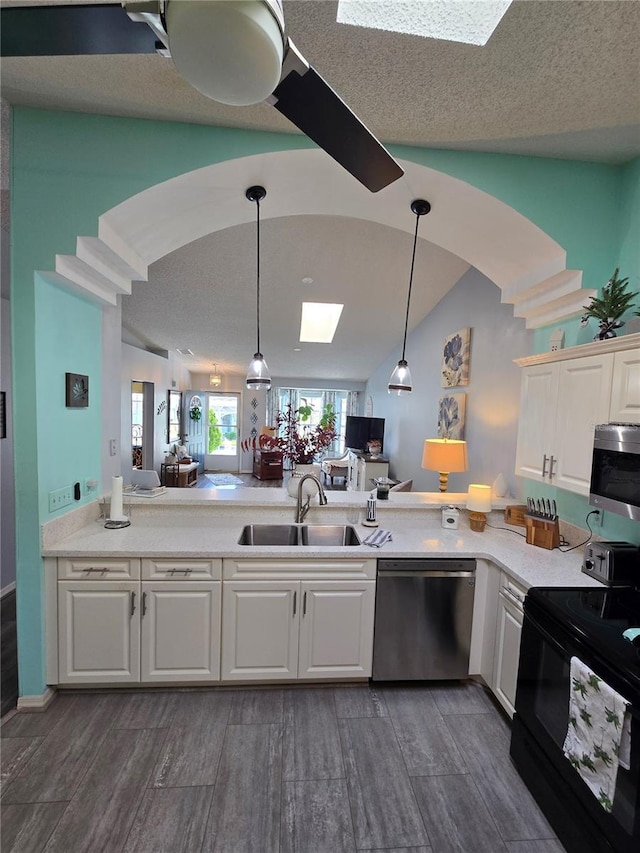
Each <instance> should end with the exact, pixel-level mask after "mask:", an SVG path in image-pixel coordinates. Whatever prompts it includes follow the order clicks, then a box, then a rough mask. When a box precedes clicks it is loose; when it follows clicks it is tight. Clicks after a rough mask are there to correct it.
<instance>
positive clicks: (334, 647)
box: [298, 581, 375, 678]
mask: <svg viewBox="0 0 640 853" xmlns="http://www.w3.org/2000/svg"><path fill="white" fill-rule="evenodd" d="M301 592H302V606H301V613H300V652H299V663H298V676H299V677H300V678H323V677H334V678H349V677H357V678H366V677H369V676H370V675H371V663H372V654H373V615H374V608H375V581H338V582H336V581H302V584H301Z"/></svg>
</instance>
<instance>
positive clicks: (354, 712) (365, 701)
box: [333, 685, 389, 718]
mask: <svg viewBox="0 0 640 853" xmlns="http://www.w3.org/2000/svg"><path fill="white" fill-rule="evenodd" d="M333 694H334V697H335V702H336V714H337V715H338V717H339V718H341V717H388V716H389V713H388V711H387V707H386V705H385V704H384V699H383V698H382V694H381V692H380V690H379V689H378V688H377V687H374V686H371V687H369V686H368V685H364V686H361V685H358V686H357V687H356V686H354V687H334V688H333Z"/></svg>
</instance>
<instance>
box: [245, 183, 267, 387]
mask: <svg viewBox="0 0 640 853" xmlns="http://www.w3.org/2000/svg"><path fill="white" fill-rule="evenodd" d="M266 195H267V191H266V190H265V188H264V187H260V186H254V187H249V189H248V190H247V191H246V192H245V196H246V197H247V198H248V199H249V201H252V202H254V203H255V205H256V341H257V346H256V351H255V353H254V354H253V358H252V359H251V362H250V363H249V369H248V370H247V379H246V383H247V388H264V390H265V391H268V390H269V388H271V376H270V375H269V368H268V367H267V363H266V361H265V360H264V356H263V355H262V353H261V352H260V202H261V201H262V199H263V198H265V196H266Z"/></svg>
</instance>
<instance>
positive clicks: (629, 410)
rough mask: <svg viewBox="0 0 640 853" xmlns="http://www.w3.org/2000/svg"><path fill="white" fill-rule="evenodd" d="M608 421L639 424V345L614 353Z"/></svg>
mask: <svg viewBox="0 0 640 853" xmlns="http://www.w3.org/2000/svg"><path fill="white" fill-rule="evenodd" d="M608 422H609V423H624V424H640V346H638V347H634V348H633V349H631V350H629V351H628V352H617V353H615V355H614V358H613V382H612V387H611V406H610V408H609V418H608Z"/></svg>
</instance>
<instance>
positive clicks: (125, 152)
mask: <svg viewBox="0 0 640 853" xmlns="http://www.w3.org/2000/svg"><path fill="white" fill-rule="evenodd" d="M12 131H13V134H12V152H11V153H12V184H11V199H12V205H11V235H12V255H11V261H12V265H11V310H12V343H13V350H12V354H13V370H14V374H13V377H14V393H15V399H14V418H15V421H14V423H15V425H16V427H17V428H16V429H15V437H16V443H15V454H16V460H17V463H18V465H19V470H20V481H19V488H18V490H17V493H16V518H17V527H16V536H17V551H18V553H17V588H18V620H19V625H20V629H19V630H20V692H21V694H22V695H25V694H34V693H40V692H42V689H43V688H44V663H43V640H42V634H43V619H42V597H41V596H42V590H41V581H42V578H41V571H40V569H39V568H38V567H39V565H40V558H39V548H38V542H39V526H40V524H41V523H42V522H43V521H45V520H47V519H48V518H49V514H48V512H47V513H46V514H44V515H43V513H44V507H45V500H46V497H45V495H46V493H47V492H48V490H49V488H51V487H52V485H53V484H54V483H56V482H58V477H61V478H62V477H64V479H65V482H66V479H67V474H68V473H69V474H71V476H72V477H73V478H75V479H78V480H82V479H84V478H89V477H93V476H95V458H94V456H93V454H90V453H87V454H86V456H85V457H84V458H83V459H82V460H81V461H80V463H79V465H78V466H77V467H76V466H75V465H74V468H73V471H72V472H71V471H70V470H68V469H65V468H64V466H62V465H61V464H60V463H59V462H58V461H55V462H53V460H52V458H51V453H52V452H54V451H52V448H55V452H57V449H58V448H65V449H66V448H67V447H73V446H75V445H76V444H77V445H79V446H82V447H84V446H85V445H84V442H85V440H86V430H85V429H84V427H85V426H86V423H87V422H85V421H83V420H81V418H78V419H77V420H68V419H66V418H63V417H60V418H59V419H56V420H55V422H52V424H51V428H50V430H49V434H48V436H47V439H46V441H44V442H43V441H41V437H40V430H39V425H41V418H42V415H41V412H40V410H39V402H38V394H39V393H40V391H41V384H42V383H41V381H40V378H39V377H40V373H41V371H42V370H43V369H45V371H46V370H48V368H46V367H43V363H42V361H43V358H45V356H44V353H43V351H42V348H41V347H40V346H39V344H38V342H37V339H36V321H37V322H38V323H39V327H40V328H39V331H44V329H45V328H46V329H47V335H48V336H49V337H50V338H51V339H52V338H54V337H55V335H54V332H53V330H55V329H56V328H57V327H58V324H59V323H60V317H61V315H63V314H64V312H65V311H66V310H67V309H68V305H69V303H68V295H67V294H64V293H63V291H61V290H58V289H57V288H56V289H54V288H53V287H52V286H50V285H47V286H45V284H46V283H45V282H44V280H42V281H38V282H36V277H35V276H34V271H37V270H50V269H53V268H54V264H55V255H56V253H61V254H65V253H72V252H74V250H75V241H76V237H77V236H78V235H80V234H82V235H92V234H96V233H97V222H98V217H99V215H100V214H101V213H103V212H105V211H106V210H108V209H110V208H111V207H113V206H114V205H116V204H118V203H120V202H122V201H124V200H126V199H127V198H129V197H131V196H132V195H134V194H136V193H138V192H140V191H141V190H143V189H146V188H148V187H150V186H153V185H154V184H156V183H158V182H160V181H164V180H167V179H168V178H171V177H174V176H176V175H179V174H182V173H184V172H187V171H190V170H193V169H197V168H200V167H202V166H206V165H210V164H212V163H216V162H220V161H223V160H226V159H233V158H237V157H242V156H246V155H252V154H257V153H261V152H265V151H276V150H287V149H295V148H306V147H309V146H311V145H312V143H311V142H310V141H309V140H308V139H307V138H306V137H303V136H299V135H293V134H291V135H286V134H269V133H257V132H251V131H242V130H234V129H227V128H214V127H205V126H199V125H186V124H176V123H171V122H152V121H144V120H137V119H122V118H110V117H105V116H91V115H86V114H77V113H53V112H46V111H40V110H34V109H27V108H15V109H14V110H13V115H12ZM392 150H393V152H394V154H396V155H397V156H399V157H405V158H407V159H408V160H413V161H415V162H417V163H422V164H424V165H427V166H430V167H432V168H435V169H439V170H441V171H443V172H446V173H448V174H450V175H453V176H455V177H458V178H461V179H462V180H466V181H469V182H470V183H471V184H473V185H474V186H476V187H479V188H480V189H483V190H485V191H486V192H488V193H490V194H492V195H494V196H496V197H497V198H500V199H502V200H503V201H505V202H506V203H507V204H510V205H512V206H513V207H515V208H516V209H517V210H519V211H520V212H521V213H522V214H524V215H525V216H527V217H529V218H530V219H531V220H532V221H533V222H535V223H536V224H537V225H538V226H539V227H540V228H542V229H543V230H544V231H546V232H547V233H548V234H549V235H550V236H551V237H552V238H553V239H555V240H557V241H558V242H559V243H560V244H561V245H563V246H564V247H565V248H566V250H567V255H568V258H567V262H568V266H569V267H572V268H578V269H583V270H584V271H585V276H584V284H585V286H588V287H596V286H598V285H599V284H601V283H602V282H603V281H606V279H607V277H608V275H609V274H610V272H611V270H612V269H613V268H614V266H615V265H616V262H617V260H618V257H619V255H620V252H621V251H622V249H624V251H625V252H626V253H632V236H631V235H630V236H624V235H622V233H621V232H622V231H623V229H624V227H625V223H627V222H629V223H630V224H633V222H635V221H636V219H637V197H638V196H637V192H638V189H637V188H638V184H639V183H640V177H639V175H638V169H637V168H635V167H634V169H628V170H627V171H625V170H624V169H621V168H618V167H614V166H602V165H596V164H587V163H569V162H563V161H554V160H542V159H536V158H528V157H512V156H503V155H488V154H476V153H467V152H449V151H427V150H424V149H419V148H410V147H400V146H392ZM623 179H624V181H623ZM623 182H624V183H625V184H626V183H629V186H630V187H635V189H634V190H632V189H626V188H625V189H624V190H623V188H622V184H623ZM625 205H627V206H628V207H629V217H630V218H629V219H627V218H626V214H625V210H626V209H627V208H626V206H625ZM627 230H628V229H627ZM621 242H622V244H623V245H622V246H621ZM75 310H77V312H78V315H81V316H82V317H83V318H85V319H86V322H87V323H88V325H89V326H90V327H93V326H94V322H95V317H94V314H93V313H92V309H90V307H89V306H86V307H82V308H80V307H79V306H74V311H75ZM84 322H85V320H84V319H83V321H82V323H80V324H70V327H67V328H66V336H67V337H66V341H65V351H67V348H68V351H73V350H77V351H80V350H81V349H82V348H84V347H85V346H86V344H87V335H86V334H85V332H84V331H83V330H82V328H81V326H82V325H83V323H84ZM472 325H473V324H472ZM93 340H94V341H95V344H93V346H94V347H95V350H97V351H98V353H99V350H100V343H99V341H100V335H99V333H98V334H96V336H95V338H94V339H93ZM89 348H90V349H91V345H90V347H89ZM87 360H88V361H90V362H91V363H92V365H93V360H94V354H91V355H90V356H89V355H87ZM95 363H99V356H95ZM63 368H64V370H63V372H64V371H65V370H66V369H67V368H66V367H64V365H62V364H57V365H55V367H54V371H55V373H56V374H57V373H58V372H59V371H60V370H62V369H63ZM93 369H94V367H93V366H90V367H88V368H87V370H85V371H84V372H89V370H93ZM98 381H99V380H98ZM92 387H94V386H93V383H92ZM96 387H97V386H96ZM425 416H427V417H428V416H430V415H429V413H427V412H425ZM88 417H92V416H91V415H89V416H88ZM99 435H100V434H99V433H98V434H97V435H96V437H95V441H96V443H99V440H100V438H99ZM61 485H65V483H61Z"/></svg>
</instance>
